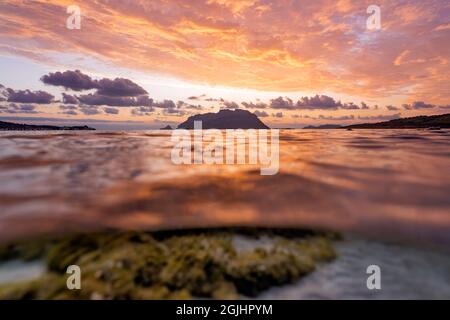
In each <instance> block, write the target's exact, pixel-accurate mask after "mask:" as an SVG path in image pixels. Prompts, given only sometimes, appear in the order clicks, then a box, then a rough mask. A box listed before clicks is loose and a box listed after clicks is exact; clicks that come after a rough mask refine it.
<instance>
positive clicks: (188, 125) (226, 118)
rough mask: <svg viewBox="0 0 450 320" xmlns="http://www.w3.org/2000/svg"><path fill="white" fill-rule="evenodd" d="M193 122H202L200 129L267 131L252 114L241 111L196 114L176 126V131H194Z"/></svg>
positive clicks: (266, 127) (225, 110)
mask: <svg viewBox="0 0 450 320" xmlns="http://www.w3.org/2000/svg"><path fill="white" fill-rule="evenodd" d="M195 121H201V122H202V129H269V127H268V126H266V125H265V124H264V123H263V122H262V121H261V120H259V118H258V117H257V116H256V115H255V114H254V113H251V112H250V111H247V110H242V109H236V110H227V109H224V110H220V111H219V112H217V113H204V114H197V115H195V116H191V117H189V118H188V119H187V120H186V121H185V122H183V123H181V124H180V125H178V129H194V122H195Z"/></svg>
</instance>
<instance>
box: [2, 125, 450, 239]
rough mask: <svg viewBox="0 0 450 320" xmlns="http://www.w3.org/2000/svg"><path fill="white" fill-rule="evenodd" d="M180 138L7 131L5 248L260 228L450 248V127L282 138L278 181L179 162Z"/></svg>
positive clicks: (254, 169) (243, 168)
mask: <svg viewBox="0 0 450 320" xmlns="http://www.w3.org/2000/svg"><path fill="white" fill-rule="evenodd" d="M170 135H171V132H170V131H141V132H101V131H98V132H1V133H0V241H7V240H12V239H22V238H25V237H32V236H34V235H40V234H44V233H45V234H47V233H64V232H67V231H87V230H93V229H110V228H114V229H116V228H117V229H150V230H153V229H173V228H190V227H208V226H225V225H240V226H242V225H251V226H283V227H316V228H325V229H332V230H336V231H349V232H352V233H358V234H360V235H365V236H367V237H376V238H379V239H386V240H392V239H395V240H401V241H406V242H408V243H427V244H436V245H440V246H443V247H450V246H449V244H450V197H449V190H450V169H449V168H450V131H449V130H434V131H433V130H354V131H346V130H283V131H281V133H280V172H279V173H278V174H277V175H274V176H261V175H260V174H259V166H251V165H209V166H208V165H175V164H173V163H172V162H171V159H170V152H171V150H172V146H173V144H172V142H171V140H170Z"/></svg>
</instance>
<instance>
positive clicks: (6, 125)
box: [0, 121, 95, 131]
mask: <svg viewBox="0 0 450 320" xmlns="http://www.w3.org/2000/svg"><path fill="white" fill-rule="evenodd" d="M0 130H3V131H46V130H52V131H53V130H72V131H74V130H95V129H94V128H91V127H88V126H69V127H59V126H46V125H32V124H19V123H12V122H4V121H0Z"/></svg>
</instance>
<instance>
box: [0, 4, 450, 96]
mask: <svg viewBox="0 0 450 320" xmlns="http://www.w3.org/2000/svg"><path fill="white" fill-rule="evenodd" d="M70 4H73V3H72V1H64V0H54V1H43V0H41V1H32V2H31V1H30V2H29V1H15V0H3V1H2V2H1V3H0V51H2V52H7V53H12V54H17V55H25V56H28V57H31V58H33V59H41V60H48V59H50V56H51V54H54V53H69V54H70V53H79V54H85V55H87V56H94V57H96V58H100V59H103V60H105V61H107V62H111V63H114V64H117V65H120V66H125V67H129V68H134V69H138V70H148V71H149V72H158V73H162V74H167V75H171V76H175V77H178V78H181V79H185V80H188V81H192V82H198V83H208V84H212V85H216V84H217V85H224V86H231V87H240V88H252V89H259V90H267V91H309V92H317V93H320V92H338V93H342V94H347V95H357V96H361V97H368V98H371V99H376V98H380V97H386V96H390V95H406V96H407V97H408V100H410V101H414V100H426V101H430V102H432V103H437V104H438V103H441V104H443V103H448V99H449V91H448V83H449V80H450V67H449V64H448V59H449V58H450V41H449V38H450V30H449V28H448V16H449V13H450V7H449V4H445V2H443V1H439V0H433V1H427V2H426V3H425V2H423V1H420V0H409V1H388V0H380V1H378V5H379V6H380V7H381V15H382V26H383V27H382V30H379V31H370V30H366V19H367V13H366V8H367V6H368V5H370V4H371V3H369V2H366V1H356V0H340V1H337V2H336V0H317V1H283V0H280V1H271V2H267V1H259V0H239V1H236V0H233V1H228V0H204V1H189V2H188V1H184V0H170V1H169V0H164V1H162V0H151V1H150V0H149V1H144V0H136V1H120V0H109V1H106V0H103V1H83V2H82V3H80V6H81V11H82V28H81V30H68V29H66V28H65V21H66V18H67V14H66V7H67V6H68V5H70Z"/></svg>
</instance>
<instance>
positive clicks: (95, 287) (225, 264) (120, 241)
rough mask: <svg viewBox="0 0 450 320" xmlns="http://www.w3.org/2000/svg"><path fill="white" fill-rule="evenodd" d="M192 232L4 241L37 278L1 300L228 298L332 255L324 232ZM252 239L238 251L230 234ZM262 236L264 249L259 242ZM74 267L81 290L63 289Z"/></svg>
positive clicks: (6, 250) (3, 292) (300, 272)
mask: <svg viewBox="0 0 450 320" xmlns="http://www.w3.org/2000/svg"><path fill="white" fill-rule="evenodd" d="M241 231H242V230H237V229H233V230H200V231H199V230H191V231H179V232H171V233H170V232H167V231H166V232H160V233H147V232H122V233H112V232H110V233H107V232H105V233H93V234H82V235H72V236H67V237H63V238H60V239H52V240H48V239H47V240H45V241H43V240H40V241H32V242H27V243H21V244H9V245H7V246H4V247H2V248H0V260H7V259H15V258H22V259H26V260H29V259H31V258H41V259H43V260H44V261H45V262H46V265H47V269H48V272H47V274H45V275H44V276H42V277H41V278H39V279H37V280H34V281H30V282H26V283H18V284H10V285H6V286H0V299H189V298H194V297H201V298H214V299H233V298H239V296H240V295H246V296H255V295H257V294H258V293H260V292H261V291H263V290H265V289H268V288H270V287H272V286H277V285H282V284H287V283H292V282H294V281H296V280H298V279H300V278H301V277H302V276H304V275H306V274H308V273H310V272H312V271H314V269H315V268H316V266H317V264H318V263H320V262H326V261H329V260H331V259H333V258H334V257H335V251H334V249H333V246H332V242H331V240H330V237H329V236H328V235H326V234H321V233H316V232H310V231H308V232H306V231H301V232H300V231H299V232H297V233H296V232H293V231H289V232H286V235H285V236H284V235H283V232H281V231H279V230H278V231H276V232H274V231H273V230H272V231H271V230H264V231H262V230H250V229H245V230H243V231H242V232H241ZM238 233H239V234H244V235H245V237H247V238H251V239H252V241H254V242H255V247H254V248H251V249H250V250H238V249H237V248H236V247H235V245H234V244H233V237H235V235H236V234H238ZM262 235H264V236H265V237H266V238H267V237H269V239H271V240H270V246H269V247H267V245H265V246H264V247H259V246H258V238H259V237H260V236H262ZM69 265H78V266H79V267H80V269H81V272H82V275H81V286H82V288H81V289H80V290H69V289H67V286H66V279H67V276H68V275H67V274H66V269H67V267H68V266H69Z"/></svg>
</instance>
